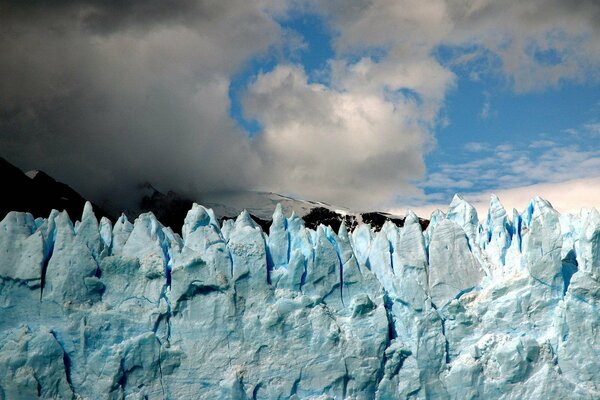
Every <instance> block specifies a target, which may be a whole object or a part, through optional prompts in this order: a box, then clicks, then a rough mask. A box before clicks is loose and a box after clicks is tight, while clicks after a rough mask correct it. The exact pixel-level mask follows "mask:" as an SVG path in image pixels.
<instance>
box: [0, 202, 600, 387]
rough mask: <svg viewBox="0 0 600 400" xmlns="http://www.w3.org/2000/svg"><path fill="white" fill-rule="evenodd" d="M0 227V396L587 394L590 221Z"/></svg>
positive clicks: (595, 242) (598, 264)
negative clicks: (266, 226) (348, 225)
mask: <svg viewBox="0 0 600 400" xmlns="http://www.w3.org/2000/svg"><path fill="white" fill-rule="evenodd" d="M181 232H182V235H181V237H180V236H179V235H177V234H174V233H173V231H172V230H171V229H170V228H167V227H164V226H162V225H161V224H160V223H159V222H158V220H157V219H156V218H155V217H154V215H152V214H151V213H147V214H143V215H141V216H140V217H139V218H137V219H136V220H135V221H133V222H130V221H128V220H127V218H126V217H125V216H122V217H121V218H119V219H118V220H117V222H116V224H115V225H114V226H112V224H111V223H110V221H109V220H107V219H105V218H103V219H101V220H100V221H98V220H97V218H96V216H95V215H94V213H93V211H92V207H91V206H90V205H89V204H88V205H86V207H85V208H84V210H83V215H82V216H81V220H80V221H77V222H75V223H73V222H72V220H71V219H70V217H69V216H68V215H67V213H66V212H57V211H53V212H52V213H51V214H50V215H49V217H48V218H47V219H41V218H38V219H34V218H33V217H32V216H31V215H29V214H26V213H18V212H11V213H9V214H8V215H7V216H6V218H5V219H4V220H3V221H1V222H0V399H31V398H62V399H77V398H80V399H88V398H89V399H144V398H148V399H188V398H202V399H220V398H223V399H289V398H293V399H329V398H334V399H409V398H410V399H478V398H479V399H542V398H543V399H545V398H574V399H597V398H600V313H599V312H598V308H599V307H600V214H599V213H598V211H596V210H583V211H582V212H581V213H580V214H579V215H560V214H559V213H558V212H557V211H555V210H554V209H553V208H552V206H551V205H550V203H548V202H547V201H545V200H543V199H540V198H536V199H534V200H532V201H531V203H530V205H529V206H528V208H527V209H526V210H525V211H524V212H522V213H519V212H517V211H512V212H510V213H509V212H506V210H505V209H504V208H503V207H502V204H501V203H500V201H499V199H498V198H497V197H495V196H494V197H492V199H491V203H490V210H489V213H488V214H487V215H486V216H484V218H483V219H482V220H481V221H480V219H479V217H478V216H477V213H476V211H475V209H474V208H473V207H472V206H471V205H469V204H468V203H467V202H466V201H464V200H463V199H462V198H461V197H460V196H456V197H455V198H454V200H453V201H452V204H451V205H450V207H449V209H448V212H447V213H443V212H441V211H437V212H435V213H434V215H432V218H431V223H430V224H429V226H428V227H427V229H426V230H425V231H424V232H423V231H422V228H421V225H420V224H419V219H418V218H417V216H416V215H414V214H412V213H409V215H407V216H406V220H405V224H404V226H403V227H401V228H400V227H398V226H396V225H394V224H393V223H392V222H386V223H385V224H384V225H383V226H382V228H381V230H379V231H378V232H375V230H373V229H371V227H370V226H369V225H359V226H358V227H357V228H356V229H354V230H353V231H352V232H349V231H348V229H347V228H346V226H345V224H344V223H342V224H341V226H340V227H339V230H338V231H337V232H336V231H334V230H333V229H332V228H331V227H326V226H322V225H321V226H319V227H317V229H316V230H312V229H307V228H306V227H305V225H304V222H303V220H302V219H301V218H299V217H298V216H297V215H294V214H292V215H291V216H289V217H288V216H286V215H284V213H283V211H282V208H281V207H277V208H276V210H275V213H274V215H273V223H272V225H271V227H270V229H269V232H263V230H262V229H261V227H260V226H259V225H257V224H256V223H255V222H254V221H253V220H252V218H251V217H250V215H249V214H248V213H246V212H243V213H241V214H240V215H239V217H238V218H237V219H236V220H235V221H234V220H227V221H224V222H223V225H221V224H220V223H219V222H218V220H217V218H216V217H215V214H214V213H213V212H212V210H210V209H206V208H204V207H202V206H199V205H197V204H194V205H193V207H192V209H191V210H190V211H189V212H188V215H187V217H186V219H185V223H184V225H183V227H182V230H181Z"/></svg>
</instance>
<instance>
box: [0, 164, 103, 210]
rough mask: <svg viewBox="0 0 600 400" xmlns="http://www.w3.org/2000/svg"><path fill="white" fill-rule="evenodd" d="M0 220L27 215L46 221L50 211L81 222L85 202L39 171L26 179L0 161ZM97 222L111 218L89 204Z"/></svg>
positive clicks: (17, 169)
mask: <svg viewBox="0 0 600 400" xmlns="http://www.w3.org/2000/svg"><path fill="white" fill-rule="evenodd" d="M0 177H1V178H2V185H3V189H2V195H0V220H2V219H4V217H5V216H6V214H8V213H9V212H10V211H22V212H29V213H31V214H32V215H33V216H34V217H36V218H37V217H43V218H47V217H48V215H50V211H52V209H56V210H59V211H62V210H66V211H67V212H68V213H69V216H70V217H71V219H73V220H76V219H80V218H81V214H82V212H83V207H84V205H85V202H86V199H84V198H83V196H81V195H80V194H79V193H77V192H76V191H75V190H74V189H72V188H71V187H70V186H68V185H65V184H64V183H61V182H57V181H56V180H55V179H53V178H52V177H50V176H48V175H47V174H46V173H44V172H42V171H38V172H37V174H36V175H35V176H34V177H33V178H30V177H29V176H27V175H25V174H24V173H23V171H21V170H20V169H19V168H17V167H15V166H14V165H12V164H11V163H9V162H8V161H6V160H5V159H4V158H2V157H0ZM92 206H93V209H94V213H96V216H97V217H98V219H100V218H101V217H107V218H109V219H111V220H112V221H114V217H113V216H111V215H110V214H109V213H107V212H106V211H105V210H103V209H102V208H101V207H100V206H98V205H97V204H94V203H92Z"/></svg>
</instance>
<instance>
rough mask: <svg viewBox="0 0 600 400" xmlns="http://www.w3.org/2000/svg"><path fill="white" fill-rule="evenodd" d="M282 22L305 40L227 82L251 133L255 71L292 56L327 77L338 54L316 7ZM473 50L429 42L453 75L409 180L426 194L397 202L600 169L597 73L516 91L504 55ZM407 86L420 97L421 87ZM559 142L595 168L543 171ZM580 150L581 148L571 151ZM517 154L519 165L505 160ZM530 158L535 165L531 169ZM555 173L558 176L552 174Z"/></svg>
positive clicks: (317, 78)
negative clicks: (247, 107) (246, 106)
mask: <svg viewBox="0 0 600 400" xmlns="http://www.w3.org/2000/svg"><path fill="white" fill-rule="evenodd" d="M279 23H280V24H281V26H282V27H283V28H284V29H286V30H289V31H290V32H293V34H294V35H298V36H297V39H298V38H299V39H300V40H301V42H302V45H301V46H299V48H294V49H290V48H285V49H284V51H281V49H277V51H273V50H271V51H270V52H267V53H266V54H261V55H260V57H256V58H254V59H252V60H251V61H250V62H248V63H247V64H246V65H245V67H244V68H243V70H242V71H241V72H240V73H238V74H237V75H236V77H235V79H234V81H233V83H232V88H231V92H230V93H231V101H232V107H231V116H232V118H233V119H234V120H235V121H237V123H238V124H239V125H240V126H241V127H242V128H243V129H244V130H245V131H246V132H247V134H248V135H250V136H254V135H257V134H260V131H261V130H262V126H261V125H260V122H258V121H257V120H256V119H253V118H247V117H246V116H245V115H244V110H243V105H242V101H241V99H242V97H243V96H244V93H245V91H246V90H247V87H248V85H250V84H251V83H252V82H253V80H255V79H256V77H257V76H258V75H261V74H264V73H268V72H270V71H272V70H273V69H274V68H276V66H277V65H278V64H280V63H294V64H297V65H299V66H301V68H303V69H304V71H305V73H306V74H307V76H308V81H309V82H318V83H322V84H324V85H326V86H327V85H330V82H329V78H330V74H331V66H330V65H329V62H330V61H332V60H334V59H336V52H335V50H334V44H333V41H334V37H335V35H336V32H335V28H333V27H332V26H331V24H330V21H328V20H327V19H326V18H324V17H323V16H320V15H317V14H310V13H309V14H306V13H300V14H299V15H293V14H292V15H287V16H286V17H285V18H282V19H280V20H279ZM475 49H477V48H475ZM473 51H474V48H473V47H467V48H464V47H463V46H454V47H453V46H449V45H445V44H444V45H439V46H437V47H434V48H433V49H432V56H433V57H435V59H436V60H437V61H438V62H439V63H440V64H441V65H442V66H443V67H444V68H447V69H448V70H449V71H451V72H452V73H453V74H454V75H455V81H454V83H453V85H452V87H451V88H450V89H449V90H447V92H446V93H445V96H444V99H443V105H442V106H441V107H440V110H439V112H438V118H437V121H436V122H435V124H432V126H431V133H432V135H433V137H434V138H435V139H434V143H435V144H434V145H433V146H432V147H431V148H430V149H428V150H427V151H426V152H425V153H424V160H425V166H426V174H425V177H424V178H423V177H422V178H421V179H416V180H414V181H413V183H414V184H415V185H416V186H417V187H418V188H420V189H422V191H423V193H422V194H420V195H417V196H410V195H408V196H403V195H402V194H399V195H398V196H397V197H396V200H395V201H396V207H395V208H396V209H398V207H401V206H403V205H414V206H417V208H419V206H421V208H423V209H425V210H429V209H430V208H431V205H434V206H437V205H438V204H444V203H448V202H449V201H450V200H451V198H452V196H453V195H454V193H457V192H459V193H462V194H466V195H469V194H473V195H474V198H475V199H479V198H480V197H481V196H479V195H480V194H482V193H486V194H487V193H491V192H502V191H503V190H505V189H513V188H519V187H526V186H531V185H536V184H543V183H546V182H561V181H565V180H566V181H569V180H572V179H578V178H587V177H597V175H598V174H599V173H600V170H598V169H597V168H598V166H599V165H600V164H598V163H597V162H596V161H597V158H598V156H599V155H600V82H599V81H598V80H597V79H586V78H583V79H569V78H567V79H561V80H559V81H558V82H556V83H553V84H551V85H548V86H544V85H541V86H540V87H535V88H533V89H531V90H520V89H519V88H517V87H515V82H514V81H513V80H511V77H510V76H507V75H506V74H503V73H502V71H501V67H499V65H500V64H501V63H502V60H499V59H498V58H497V57H495V58H494V56H493V55H492V56H489V55H486V57H483V59H475V60H473V61H469V62H467V63H456V62H455V61H456V60H457V59H459V58H461V56H464V55H468V54H470V53H472V52H473ZM372 53H373V52H369V49H364V51H363V52H354V53H353V54H352V55H351V57H352V58H354V59H360V58H361V57H367V56H369V55H370V54H372ZM488 57H489V58H491V60H490V59H488ZM533 60H534V62H536V63H539V64H540V65H542V66H557V65H560V64H561V62H562V60H561V56H560V54H559V52H557V51H555V50H553V49H547V50H543V51H534V52H533ZM490 64H491V65H492V66H493V67H491V68H490ZM486 67H487V68H486ZM405 90H406V92H405V93H407V94H408V95H409V96H413V97H416V98H417V99H418V94H417V95H415V94H414V92H413V91H412V90H410V89H408V88H407V89H405ZM561 149H562V150H564V152H565V153H570V154H571V156H574V157H573V161H575V162H576V161H589V160H588V159H591V161H592V162H591V163H589V165H591V170H587V171H579V172H577V170H578V165H577V164H568V160H564V161H565V165H558V166H556V169H551V170H548V171H547V175H546V174H545V173H544V171H539V165H540V164H542V165H546V164H548V163H551V164H553V163H554V161H555V160H553V159H552V157H553V156H554V157H559V156H560V155H561V154H562V153H561V151H559V150H561ZM579 153H582V155H581V157H577V155H578V154H579ZM482 161H484V162H482ZM516 161H519V167H518V168H515V167H514V166H513V165H511V164H514V163H515V162H516ZM523 161H528V163H523ZM528 166H530V167H531V168H532V169H536V170H537V171H531V173H530V174H528V173H527V167H528ZM552 174H557V175H560V176H555V178H556V180H554V179H553V176H552ZM532 195H533V194H532ZM594 201H596V199H594Z"/></svg>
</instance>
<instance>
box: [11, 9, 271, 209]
mask: <svg viewBox="0 0 600 400" xmlns="http://www.w3.org/2000/svg"><path fill="white" fill-rule="evenodd" d="M0 4H1V5H0V7H1V8H0V10H1V11H0V16H1V17H0V26H1V28H0V30H1V31H0V32H1V33H0V54H1V55H2V62H1V63H0V104H1V106H0V109H1V112H0V149H1V155H2V156H4V157H6V158H8V159H9V160H10V161H12V162H14V163H16V164H17V165H19V166H21V167H23V168H25V169H30V168H39V169H44V170H46V171H47V172H48V173H50V174H52V175H54V176H55V177H56V178H57V179H60V180H64V181H66V182H67V183H69V184H71V185H73V186H75V187H76V188H78V189H79V190H81V191H82V192H83V194H84V195H85V196H90V197H92V198H94V199H96V200H97V201H102V200H103V199H105V198H109V199H111V198H112V199H113V200H117V201H122V200H123V199H124V198H127V197H128V192H129V191H130V190H131V189H132V188H135V186H136V184H137V183H139V182H140V181H144V180H149V181H151V182H152V183H153V184H155V185H157V186H158V187H159V188H163V189H175V190H178V191H182V192H199V191H212V190H224V189H234V188H249V187H252V186H253V184H254V183H255V180H256V178H255V176H256V174H254V173H253V172H254V170H253V168H254V167H255V166H256V165H257V163H258V161H257V160H256V157H255V156H254V155H253V154H252V152H251V151H250V147H249V142H248V140H247V137H246V136H245V134H244V133H243V132H241V130H240V129H239V128H238V127H237V126H236V125H235V123H234V122H233V121H232V120H231V118H230V117H229V97H228V90H229V77H230V76H231V75H232V74H233V73H235V71H236V70H237V69H238V68H240V66H241V65H242V63H243V62H244V61H245V60H247V59H248V58H249V57H251V56H253V55H254V54H258V53H260V52H263V51H265V50H266V49H267V48H268V47H269V46H270V45H272V44H274V43H276V42H277V40H279V36H280V35H279V26H278V25H277V24H276V23H275V22H273V21H272V19H271V18H270V17H269V16H268V15H266V14H265V13H264V12H263V11H261V10H260V9H259V8H258V7H257V6H255V5H252V4H250V3H249V2H245V1H228V2H187V1H179V2H153V1H151V2H147V1H138V2H120V1H119V2H117V1H115V2H100V1H80V2H52V3H48V2H31V1H30V2H11V3H7V2H3V3H0ZM49 4H51V5H49Z"/></svg>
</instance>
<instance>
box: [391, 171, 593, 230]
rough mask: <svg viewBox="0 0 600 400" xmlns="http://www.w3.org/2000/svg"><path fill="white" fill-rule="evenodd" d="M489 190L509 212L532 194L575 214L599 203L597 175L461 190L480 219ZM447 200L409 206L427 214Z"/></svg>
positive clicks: (444, 207)
mask: <svg viewBox="0 0 600 400" xmlns="http://www.w3.org/2000/svg"><path fill="white" fill-rule="evenodd" d="M492 194H496V195H497V196H498V197H499V198H500V201H501V202H502V204H503V205H504V208H506V210H507V211H508V213H509V215H512V213H511V210H512V209H513V208H514V209H516V210H517V211H518V212H523V210H524V209H525V208H526V207H527V205H528V204H529V201H530V200H531V199H532V198H534V197H536V196H540V197H542V198H544V199H547V200H549V201H550V202H551V203H552V206H553V207H554V208H555V209H556V210H558V211H559V212H561V213H572V214H579V212H580V211H581V209H583V208H587V209H591V208H598V205H600V176H595V177H590V178H582V179H573V180H569V181H565V182H556V183H539V184H535V185H528V186H520V187H515V188H511V189H503V188H497V189H494V190H486V191H483V192H478V193H469V194H465V195H464V198H465V199H466V200H467V201H468V202H470V203H471V204H472V205H473V206H474V207H475V209H476V210H477V215H478V216H479V219H480V220H482V219H485V217H486V215H487V211H488V207H489V203H490V196H491V195H492ZM449 204H450V202H449V201H448V202H447V203H434V204H427V205H422V206H415V207H409V208H410V209H412V210H413V211H414V212H415V213H416V214H417V215H419V216H421V217H423V218H429V216H430V215H431V213H432V212H433V211H435V210H436V209H439V210H442V211H444V212H445V211H446V210H447V209H448V205H449ZM390 212H392V213H395V214H404V213H405V212H406V208H395V209H391V210H390Z"/></svg>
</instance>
